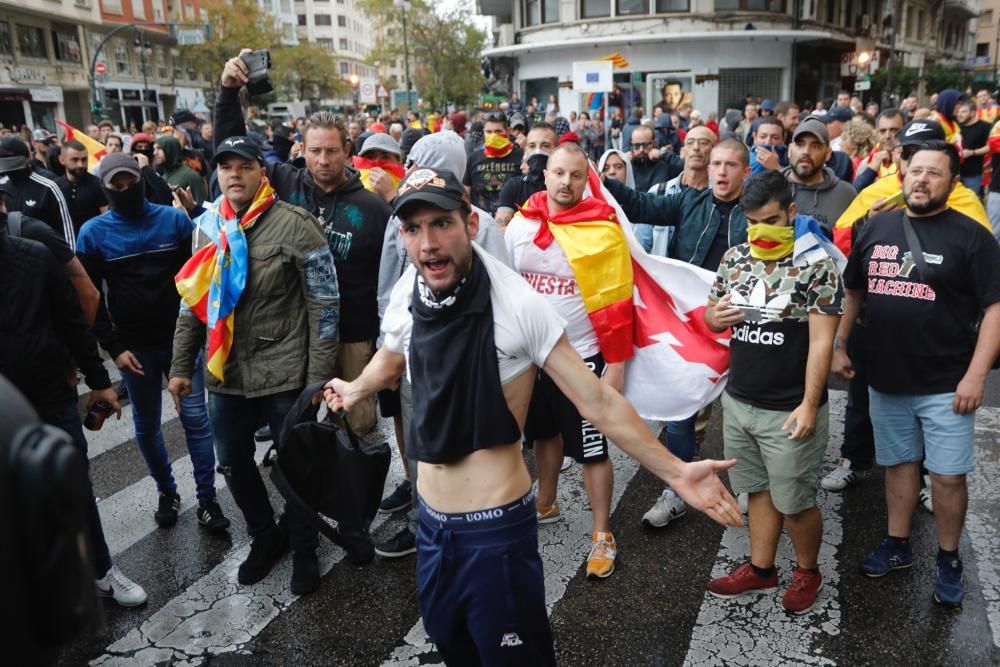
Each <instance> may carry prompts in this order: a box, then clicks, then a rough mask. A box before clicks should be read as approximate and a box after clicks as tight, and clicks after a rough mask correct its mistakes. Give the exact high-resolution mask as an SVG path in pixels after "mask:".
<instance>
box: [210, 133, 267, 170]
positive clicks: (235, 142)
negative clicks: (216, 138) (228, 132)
mask: <svg viewBox="0 0 1000 667" xmlns="http://www.w3.org/2000/svg"><path fill="white" fill-rule="evenodd" d="M223 155H239V156H240V157H242V158H246V159H247V160H256V161H257V162H260V163H261V164H264V154H263V153H262V152H261V145H260V142H259V141H257V140H256V139H254V138H253V137H229V138H228V139H226V140H225V141H223V142H222V143H221V144H219V145H218V146H217V147H216V148H215V158H214V159H213V162H215V164H216V165H218V164H219V162H220V160H221V159H222V156H223Z"/></svg>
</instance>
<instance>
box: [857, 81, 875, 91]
mask: <svg viewBox="0 0 1000 667" xmlns="http://www.w3.org/2000/svg"><path fill="white" fill-rule="evenodd" d="M871 89H872V82H871V81H855V82H854V90H856V91H862V90H871Z"/></svg>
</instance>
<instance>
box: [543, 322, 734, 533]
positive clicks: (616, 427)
mask: <svg viewBox="0 0 1000 667" xmlns="http://www.w3.org/2000/svg"><path fill="white" fill-rule="evenodd" d="M544 370H545V372H546V373H547V374H548V375H549V377H551V378H552V380H553V381H554V382H555V383H556V385H557V386H558V387H559V389H560V390H561V391H562V392H563V393H564V394H565V395H566V396H567V397H568V398H569V399H570V400H571V401H573V404H574V405H575V406H576V408H577V409H578V410H579V411H580V414H581V415H582V416H583V418H584V419H588V420H590V422H591V423H593V424H594V426H596V427H597V428H598V429H599V430H600V431H601V433H603V434H604V435H605V436H607V437H608V439H609V440H611V441H613V442H614V443H615V444H616V445H618V446H619V447H621V448H622V450H624V451H625V452H626V453H627V454H628V455H629V456H631V457H632V458H634V459H635V460H637V461H638V462H639V463H641V464H642V465H643V466H644V467H646V468H647V469H649V470H650V471H651V472H652V473H653V474H655V475H656V476H657V477H659V478H660V479H662V480H664V481H665V482H667V483H669V484H670V486H671V488H673V489H674V491H676V492H677V493H678V494H679V495H680V496H681V497H682V498H683V499H684V500H685V501H686V502H687V503H688V504H689V505H691V506H692V507H695V508H697V509H699V510H701V511H702V512H704V513H705V514H707V515H708V516H709V517H711V518H712V519H713V520H715V521H716V522H718V523H721V524H722V525H724V526H740V525H742V524H743V518H742V514H741V513H740V510H739V507H738V506H737V504H736V501H735V500H734V499H733V497H732V495H731V494H730V493H729V491H727V490H726V487H725V486H724V485H723V484H722V481H721V480H720V479H719V477H718V473H719V472H720V471H722V470H726V469H727V468H731V467H732V466H733V465H735V463H736V462H735V461H710V460H706V461H698V462H695V463H684V462H683V461H681V460H680V459H678V458H677V457H676V456H674V455H673V454H671V453H670V452H669V451H667V449H666V448H665V447H664V446H663V445H662V444H660V443H659V442H658V441H657V440H656V438H654V437H653V435H652V433H650V431H649V429H648V428H647V427H646V424H645V423H644V422H643V421H642V418H641V417H639V415H638V413H636V411H635V409H634V408H633V407H632V405H631V404H630V403H629V402H628V401H627V400H625V398H624V397H622V395H621V394H619V393H618V392H617V391H615V390H614V389H613V388H611V387H610V386H609V385H608V384H606V383H604V382H601V381H600V380H598V379H597V377H596V376H595V375H594V374H593V373H591V372H590V370H588V369H587V367H586V366H585V365H584V363H583V360H582V359H580V355H578V354H577V353H576V351H575V350H574V349H573V348H572V346H570V344H569V340H568V339H567V338H566V336H565V335H563V337H562V338H561V339H560V340H559V342H558V343H557V344H556V347H555V348H554V349H553V350H552V352H551V354H549V356H548V359H546V361H545V368H544Z"/></svg>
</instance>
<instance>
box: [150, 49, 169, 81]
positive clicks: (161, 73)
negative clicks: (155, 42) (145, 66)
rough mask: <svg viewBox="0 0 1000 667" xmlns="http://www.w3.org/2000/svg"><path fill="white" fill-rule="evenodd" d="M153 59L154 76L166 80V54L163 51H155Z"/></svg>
mask: <svg viewBox="0 0 1000 667" xmlns="http://www.w3.org/2000/svg"><path fill="white" fill-rule="evenodd" d="M153 58H154V59H155V60H156V76H158V77H159V78H160V79H164V80H165V79H166V78H167V52H166V51H164V50H163V49H156V51H154V52H153Z"/></svg>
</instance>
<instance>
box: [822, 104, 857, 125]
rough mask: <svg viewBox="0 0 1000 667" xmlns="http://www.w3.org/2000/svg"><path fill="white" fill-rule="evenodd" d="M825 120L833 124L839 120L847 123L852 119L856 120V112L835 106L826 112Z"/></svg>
mask: <svg viewBox="0 0 1000 667" xmlns="http://www.w3.org/2000/svg"><path fill="white" fill-rule="evenodd" d="M823 118H824V119H825V120H826V122H827V123H833V122H836V121H838V120H839V121H840V122H841V123H847V122H849V121H850V120H851V119H852V118H854V112H853V111H851V110H850V109H848V108H847V107H838V106H834V107H831V108H830V110H829V111H827V112H826V115H825V116H823Z"/></svg>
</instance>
